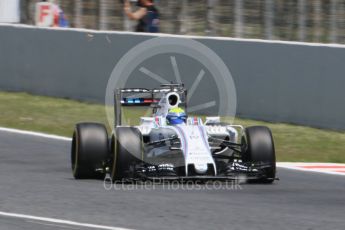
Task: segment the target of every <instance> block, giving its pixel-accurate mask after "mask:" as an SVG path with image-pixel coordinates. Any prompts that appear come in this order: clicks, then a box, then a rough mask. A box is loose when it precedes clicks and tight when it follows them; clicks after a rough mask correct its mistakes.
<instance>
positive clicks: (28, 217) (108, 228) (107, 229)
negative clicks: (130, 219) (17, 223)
mask: <svg viewBox="0 0 345 230" xmlns="http://www.w3.org/2000/svg"><path fill="white" fill-rule="evenodd" d="M0 216H6V217H12V218H18V219H26V220H37V221H43V222H48V223H55V224H64V225H69V226H79V227H85V228H93V229H105V230H130V229H129V228H120V227H111V226H105V225H97V224H87V223H81V222H75V221H70V220H62V219H55V218H47V217H41V216H31V215H24V214H18V213H10V212H0Z"/></svg>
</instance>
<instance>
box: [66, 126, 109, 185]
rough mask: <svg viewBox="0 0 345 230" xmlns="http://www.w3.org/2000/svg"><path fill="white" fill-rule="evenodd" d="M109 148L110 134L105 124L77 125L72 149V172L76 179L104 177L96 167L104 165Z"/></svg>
mask: <svg viewBox="0 0 345 230" xmlns="http://www.w3.org/2000/svg"><path fill="white" fill-rule="evenodd" d="M108 156H109V150H108V134H107V130H106V128H105V126H104V125H102V124H98V123H79V124H77V125H76V127H75V130H74V133H73V138H72V149H71V163H72V172H73V176H74V178H75V179H99V178H104V176H105V173H104V172H97V171H96V169H98V168H102V167H103V166H104V163H105V161H106V160H107V157H108Z"/></svg>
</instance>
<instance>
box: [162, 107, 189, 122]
mask: <svg viewBox="0 0 345 230" xmlns="http://www.w3.org/2000/svg"><path fill="white" fill-rule="evenodd" d="M166 119H167V121H168V124H169V125H179V124H183V123H186V120H187V115H186V113H185V112H184V110H183V109H181V108H179V107H176V108H172V109H170V110H169V112H168V115H167V117H166Z"/></svg>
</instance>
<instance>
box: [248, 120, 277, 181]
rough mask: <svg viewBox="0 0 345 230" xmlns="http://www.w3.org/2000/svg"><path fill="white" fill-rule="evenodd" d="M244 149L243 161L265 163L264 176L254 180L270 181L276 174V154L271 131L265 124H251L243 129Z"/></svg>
mask: <svg viewBox="0 0 345 230" xmlns="http://www.w3.org/2000/svg"><path fill="white" fill-rule="evenodd" d="M245 141H246V144H245V145H244V146H246V149H244V155H243V160H244V162H250V163H254V164H255V163H256V164H267V165H268V167H267V168H265V169H264V174H265V176H264V177H263V178H260V179H259V180H254V182H259V183H272V182H273V181H274V179H275V175H276V156H275V149H274V142H273V137H272V133H271V131H270V129H269V128H267V127H265V126H252V127H248V128H246V129H245Z"/></svg>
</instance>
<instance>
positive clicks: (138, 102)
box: [114, 84, 187, 126]
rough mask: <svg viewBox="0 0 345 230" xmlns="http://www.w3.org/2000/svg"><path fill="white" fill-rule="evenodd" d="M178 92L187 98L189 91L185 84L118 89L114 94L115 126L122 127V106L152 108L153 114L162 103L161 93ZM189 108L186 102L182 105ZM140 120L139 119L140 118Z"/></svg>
mask: <svg viewBox="0 0 345 230" xmlns="http://www.w3.org/2000/svg"><path fill="white" fill-rule="evenodd" d="M169 92H176V93H179V94H181V95H183V96H184V98H187V90H186V89H185V88H184V85H183V84H162V85H161V87H160V88H154V89H145V88H122V89H116V90H115V92H114V114H115V122H114V124H115V126H121V125H122V118H121V117H122V116H121V107H122V106H150V107H152V109H153V113H154V112H155V109H156V108H157V106H158V103H159V101H160V99H161V98H160V97H159V96H160V95H161V93H169ZM182 104H183V105H184V107H185V109H186V108H187V103H186V101H185V100H184V101H183V103H182ZM138 119H139V118H138Z"/></svg>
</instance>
